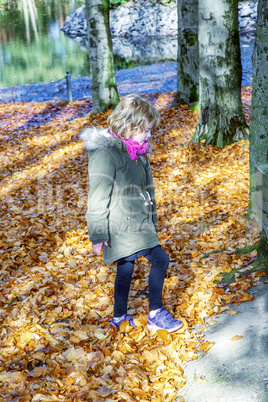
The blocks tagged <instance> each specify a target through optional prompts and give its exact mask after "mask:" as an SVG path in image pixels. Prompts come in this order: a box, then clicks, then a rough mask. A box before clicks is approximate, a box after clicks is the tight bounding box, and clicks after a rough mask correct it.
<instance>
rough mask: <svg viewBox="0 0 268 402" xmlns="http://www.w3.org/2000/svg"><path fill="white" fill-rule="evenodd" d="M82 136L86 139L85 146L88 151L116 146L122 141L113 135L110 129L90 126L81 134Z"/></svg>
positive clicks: (83, 139)
mask: <svg viewBox="0 0 268 402" xmlns="http://www.w3.org/2000/svg"><path fill="white" fill-rule="evenodd" d="M80 138H81V140H82V141H84V144H85V148H86V150H87V151H88V152H93V151H95V150H96V149H100V148H106V147H116V146H118V145H119V144H120V143H121V141H120V140H118V139H117V138H115V137H113V136H112V135H111V134H110V133H109V130H108V129H105V128H101V129H100V128H96V127H88V128H86V129H85V130H83V131H82V132H81V134H80Z"/></svg>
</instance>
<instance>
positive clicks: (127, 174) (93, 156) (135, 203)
mask: <svg viewBox="0 0 268 402" xmlns="http://www.w3.org/2000/svg"><path fill="white" fill-rule="evenodd" d="M81 139H82V140H83V141H84V143H85V148H86V150H87V151H88V155H89V164H88V172H89V195H88V208H87V213H86V219H87V224H88V233H89V238H90V241H91V242H92V244H93V245H94V244H98V243H103V242H108V246H105V245H103V254H104V263H105V264H110V263H112V262H114V261H117V260H118V259H120V258H123V257H127V256H129V255H132V254H134V253H136V252H138V251H140V250H143V249H146V248H152V247H155V246H157V245H158V244H159V240H158V234H157V213H156V205H155V195H154V187H153V179H152V171H151V167H150V163H149V161H148V158H147V155H146V154H143V155H140V156H139V158H138V160H136V161H133V160H131V158H130V156H129V155H128V153H127V148H126V145H125V144H124V143H123V142H122V141H121V140H119V139H117V138H115V137H113V136H112V135H111V134H110V133H109V131H108V130H105V129H101V130H100V129H96V128H88V129H85V130H84V131H83V132H82V134H81Z"/></svg>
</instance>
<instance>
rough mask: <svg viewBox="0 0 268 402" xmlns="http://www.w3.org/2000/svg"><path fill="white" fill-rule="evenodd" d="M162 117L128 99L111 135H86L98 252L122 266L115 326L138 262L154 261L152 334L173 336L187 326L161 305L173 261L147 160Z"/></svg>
mask: <svg viewBox="0 0 268 402" xmlns="http://www.w3.org/2000/svg"><path fill="white" fill-rule="evenodd" d="M159 122H160V116H159V113H158V112H157V110H156V109H155V108H154V107H153V106H152V105H151V104H150V103H149V102H148V101H147V100H145V99H142V98H140V97H138V96H136V95H127V96H125V98H124V99H123V100H122V101H121V102H120V103H119V104H118V105H117V107H116V109H115V110H114V111H113V112H112V113H111V115H110V116H109V117H108V126H109V130H106V129H96V128H87V129H85V130H84V131H83V133H82V134H81V138H82V140H83V141H84V142H85V147H86V149H87V151H88V152H89V166H88V170H89V183H90V190H89V196H88V209H87V214H86V218H87V223H88V232H89V238H90V240H91V242H92V244H93V250H94V252H95V253H97V254H100V253H101V250H102V248H103V254H104V263H105V264H106V265H107V264H110V263H112V262H115V261H116V262H117V274H116V280H115V287H114V317H113V319H112V321H111V326H112V327H119V325H120V323H121V322H122V321H125V320H128V322H129V325H131V326H133V327H134V326H135V324H134V321H133V319H132V318H131V317H130V316H129V315H128V314H127V299H128V294H129V289H130V283H131V278H132V275H133V269H134V263H135V259H136V258H137V257H138V256H144V257H145V258H147V259H148V260H149V261H150V262H151V269H150V275H149V314H148V324H147V328H148V329H149V330H158V329H166V330H167V331H168V332H173V331H176V330H178V329H179V328H181V327H182V325H183V324H182V322H181V321H179V320H176V319H174V318H173V317H172V316H171V314H169V313H168V312H167V311H166V310H165V309H164V308H163V306H162V289H163V284H164V279H165V274H166V271H167V268H168V264H169V257H168V255H167V254H166V252H165V251H164V250H163V249H162V248H161V246H160V245H159V240H158V234H157V213H156V205H155V196H154V187H153V180H152V172H151V168H150V164H149V161H148V158H147V151H148V142H147V139H148V138H150V137H151V129H152V128H155V127H157V126H158V124H159Z"/></svg>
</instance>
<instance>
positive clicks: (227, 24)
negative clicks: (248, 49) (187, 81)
mask: <svg viewBox="0 0 268 402" xmlns="http://www.w3.org/2000/svg"><path fill="white" fill-rule="evenodd" d="M198 37H199V103H200V114H199V121H198V124H197V127H196V131H195V133H194V135H193V138H192V139H191V142H200V141H201V140H203V139H205V143H206V144H214V145H216V146H218V147H224V146H225V145H228V144H231V143H233V142H236V141H240V140H241V139H248V134H249V130H248V127H247V124H246V121H245V117H244V114H243V108H242V102H241V80H242V66H241V57H240V44H239V24H238V0H199V35H198Z"/></svg>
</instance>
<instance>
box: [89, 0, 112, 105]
mask: <svg viewBox="0 0 268 402" xmlns="http://www.w3.org/2000/svg"><path fill="white" fill-rule="evenodd" d="M86 10H87V33H88V42H89V65H90V77H91V93H92V98H93V113H98V112H104V111H106V110H108V109H110V108H114V107H115V106H116V105H117V103H118V102H119V97H118V93H117V87H116V80H115V72H114V59H113V48H112V38H111V31H110V23H109V0H86Z"/></svg>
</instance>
